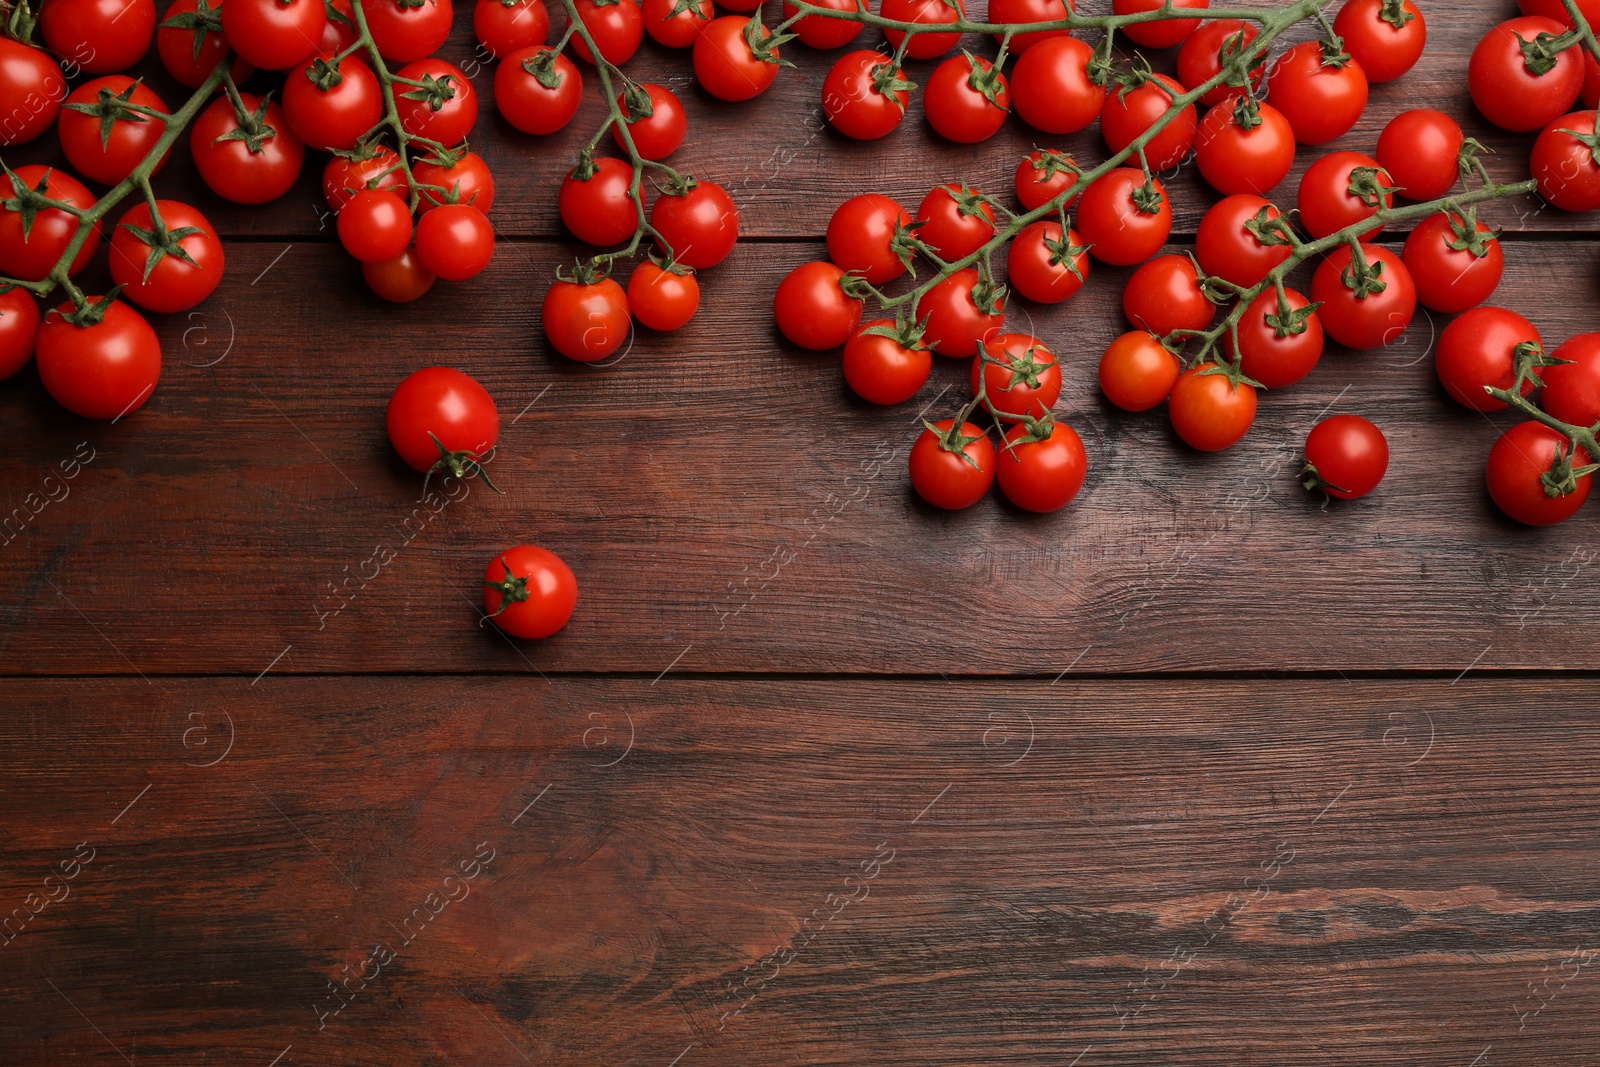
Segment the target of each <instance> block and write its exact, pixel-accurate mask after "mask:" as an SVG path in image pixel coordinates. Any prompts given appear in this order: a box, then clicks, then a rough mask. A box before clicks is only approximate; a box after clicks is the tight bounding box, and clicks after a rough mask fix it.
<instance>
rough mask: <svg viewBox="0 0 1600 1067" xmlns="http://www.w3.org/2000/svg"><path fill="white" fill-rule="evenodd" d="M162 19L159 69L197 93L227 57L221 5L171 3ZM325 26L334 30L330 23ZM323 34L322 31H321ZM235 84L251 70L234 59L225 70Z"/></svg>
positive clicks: (189, 0)
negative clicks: (227, 70)
mask: <svg viewBox="0 0 1600 1067" xmlns="http://www.w3.org/2000/svg"><path fill="white" fill-rule="evenodd" d="M165 16H166V17H165V18H163V19H162V20H161V25H160V26H159V27H157V28H156V51H157V52H158V53H159V54H160V56H161V65H162V66H163V67H166V68H167V73H168V74H170V75H172V77H173V80H174V81H176V82H177V83H178V84H180V85H183V86H186V87H188V88H190V89H198V88H200V86H201V85H202V84H203V83H204V82H205V80H206V79H207V78H209V77H210V76H211V72H212V71H214V70H216V69H217V64H218V63H221V62H222V57H223V56H225V55H227V54H228V39H227V37H225V36H223V33H222V3H221V0H218V2H217V3H215V4H212V3H210V2H209V0H208V2H207V3H205V5H204V6H202V5H201V3H200V2H199V0H173V2H172V3H171V4H169V5H168V6H167V9H166V13H165ZM328 25H329V26H336V25H337V23H335V22H334V21H333V20H332V19H329V20H328ZM325 32H326V31H325ZM229 73H231V74H232V75H233V80H234V81H235V82H242V81H244V80H245V79H246V78H248V77H249V76H250V75H251V74H253V73H255V68H254V67H252V66H251V65H250V64H249V63H246V62H245V61H244V60H242V59H235V60H234V61H233V66H232V67H230V68H229Z"/></svg>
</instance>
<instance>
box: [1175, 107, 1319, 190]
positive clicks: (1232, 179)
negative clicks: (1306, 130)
mask: <svg viewBox="0 0 1600 1067" xmlns="http://www.w3.org/2000/svg"><path fill="white" fill-rule="evenodd" d="M1244 99H1245V98H1244V97H1239V96H1235V97H1230V98H1229V99H1227V100H1224V101H1223V102H1222V103H1220V104H1218V105H1217V106H1216V107H1214V108H1212V109H1211V110H1210V111H1207V112H1206V114H1205V118H1203V119H1201V120H1200V132H1199V133H1198V134H1196V135H1195V146H1194V158H1195V163H1196V164H1197V165H1198V166H1199V168H1200V174H1201V176H1202V177H1204V178H1205V180H1206V181H1207V182H1209V183H1210V185H1211V187H1212V188H1213V189H1215V190H1216V191H1217V192H1219V193H1224V194H1232V193H1265V192H1267V191H1268V190H1270V189H1272V188H1273V187H1275V186H1276V185H1277V184H1278V183H1279V182H1281V181H1283V179H1284V178H1285V177H1286V176H1287V175H1288V173H1289V168H1290V167H1292V166H1294V131H1293V130H1292V129H1290V128H1289V120H1288V119H1286V118H1284V117H1283V115H1282V113H1280V112H1279V111H1278V109H1277V108H1275V107H1273V106H1272V105H1271V104H1257V105H1253V106H1251V107H1245V106H1243V101H1244Z"/></svg>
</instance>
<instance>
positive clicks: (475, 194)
mask: <svg viewBox="0 0 1600 1067" xmlns="http://www.w3.org/2000/svg"><path fill="white" fill-rule="evenodd" d="M490 2H491V3H498V2H499V0H490ZM386 151H387V150H386ZM411 175H412V177H414V178H416V180H417V186H418V188H420V189H421V190H422V198H421V200H420V201H419V202H418V205H417V211H418V213H419V214H423V215H426V214H427V213H428V212H429V211H432V210H433V209H434V208H436V207H438V206H440V205H441V204H467V205H469V206H471V207H475V208H477V209H478V210H479V211H481V212H483V213H484V214H485V215H487V214H488V213H489V209H490V208H491V207H493V206H494V175H493V174H491V173H490V172H489V164H487V163H485V162H484V161H483V157H482V156H480V155H478V153H476V152H463V153H462V154H461V156H460V158H458V159H457V160H456V161H455V163H454V165H452V166H449V167H446V166H444V165H442V164H441V163H440V162H439V161H438V160H437V159H435V158H434V157H432V156H426V157H424V158H423V159H420V160H417V161H416V162H414V163H412V164H411ZM404 180H405V178H404V176H402V177H401V179H400V181H401V182H404ZM430 185H431V186H436V187H437V188H436V189H429V188H426V187H427V186H430ZM439 190H443V191H442V192H440V191H439Z"/></svg>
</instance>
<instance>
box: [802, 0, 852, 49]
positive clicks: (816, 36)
mask: <svg viewBox="0 0 1600 1067" xmlns="http://www.w3.org/2000/svg"><path fill="white" fill-rule="evenodd" d="M813 2H814V3H815V5H816V6H817V7H825V8H830V9H831V10H834V11H865V10H866V9H867V5H866V3H865V2H864V0H813ZM797 10H798V9H797V8H796V7H795V6H794V5H793V4H791V3H789V0H784V4H783V17H784V18H785V19H791V18H794V16H795V13H796V11H797ZM789 29H790V32H791V33H793V34H794V35H795V36H796V37H799V38H800V42H801V43H802V44H805V45H809V46H810V47H812V48H818V49H828V48H843V47H844V46H845V45H847V44H849V43H850V42H851V41H853V40H855V39H856V37H857V35H859V34H860V33H861V23H859V22H851V21H850V20H848V19H830V18H824V17H823V16H821V15H807V16H805V17H804V18H802V19H800V20H799V21H797V22H796V23H795V24H794V25H793V26H791V27H790V28H789Z"/></svg>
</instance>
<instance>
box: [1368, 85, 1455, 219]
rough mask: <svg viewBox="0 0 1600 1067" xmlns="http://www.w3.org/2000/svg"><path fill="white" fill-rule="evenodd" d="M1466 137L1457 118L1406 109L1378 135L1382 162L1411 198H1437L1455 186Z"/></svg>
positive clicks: (1378, 153)
mask: <svg viewBox="0 0 1600 1067" xmlns="http://www.w3.org/2000/svg"><path fill="white" fill-rule="evenodd" d="M1463 140H1464V139H1463V137H1462V134H1461V127H1460V126H1458V125H1456V120H1455V119H1453V118H1451V117H1450V116H1449V115H1446V114H1445V113H1444V112H1442V111H1433V110H1430V109H1429V108H1418V109H1416V110H1415V111H1402V112H1401V113H1400V114H1398V115H1396V116H1395V117H1394V118H1392V119H1390V120H1389V124H1388V125H1387V126H1385V127H1384V128H1383V133H1382V135H1381V136H1379V138H1378V151H1377V158H1378V165H1379V166H1380V167H1382V168H1383V169H1384V170H1385V171H1387V172H1388V174H1389V177H1390V178H1392V179H1393V180H1394V183H1395V185H1396V186H1397V188H1396V189H1395V191H1396V192H1397V193H1399V194H1400V195H1401V196H1403V197H1405V198H1406V199H1407V200H1437V199H1439V198H1440V197H1441V196H1444V195H1445V194H1446V193H1448V192H1449V191H1450V190H1451V189H1453V188H1454V187H1455V184H1456V178H1457V176H1458V175H1459V173H1460V167H1459V166H1458V165H1457V162H1456V160H1457V158H1458V157H1459V155H1460V152H1461V145H1462V143H1463Z"/></svg>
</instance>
